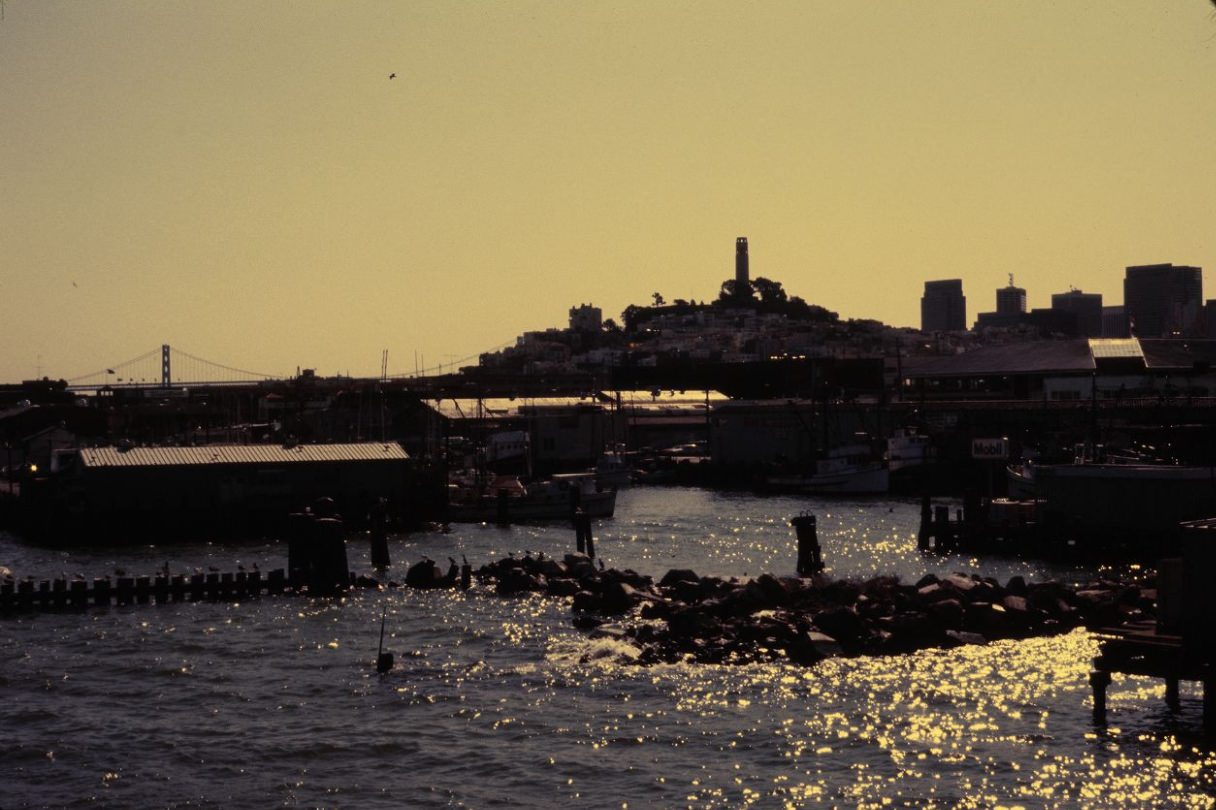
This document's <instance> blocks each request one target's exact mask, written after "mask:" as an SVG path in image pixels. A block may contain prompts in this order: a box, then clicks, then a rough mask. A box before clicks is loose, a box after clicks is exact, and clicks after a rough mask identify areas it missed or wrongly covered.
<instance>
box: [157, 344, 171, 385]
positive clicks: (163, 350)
mask: <svg viewBox="0 0 1216 810" xmlns="http://www.w3.org/2000/svg"><path fill="white" fill-rule="evenodd" d="M160 384H161V385H162V386H164V387H165V388H168V387H169V386H171V385H172V384H173V375H172V374H171V373H170V372H169V344H168V343H166V344H164V345H163V346H161V347H160Z"/></svg>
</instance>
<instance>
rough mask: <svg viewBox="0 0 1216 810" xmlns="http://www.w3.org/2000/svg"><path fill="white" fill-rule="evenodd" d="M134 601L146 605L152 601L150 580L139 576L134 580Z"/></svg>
mask: <svg viewBox="0 0 1216 810" xmlns="http://www.w3.org/2000/svg"><path fill="white" fill-rule="evenodd" d="M135 601H136V602H137V603H139V604H141V605H146V604H148V603H149V602H151V601H152V578H151V577H148V576H139V577H136V578H135Z"/></svg>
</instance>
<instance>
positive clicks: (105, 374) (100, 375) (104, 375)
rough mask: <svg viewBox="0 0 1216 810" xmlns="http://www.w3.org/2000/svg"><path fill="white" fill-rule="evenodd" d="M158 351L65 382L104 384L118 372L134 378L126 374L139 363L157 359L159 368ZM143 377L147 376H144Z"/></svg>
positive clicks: (132, 375) (154, 350)
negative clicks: (89, 381) (91, 381)
mask: <svg viewBox="0 0 1216 810" xmlns="http://www.w3.org/2000/svg"><path fill="white" fill-rule="evenodd" d="M160 351H161V350H160V349H159V348H157V349H153V350H152V351H150V352H145V353H144V354H141V355H140V356H139V357H133V358H131V359H130V360H124V361H123V362H121V363H116V364H114V365H113V366H107V367H106V368H103V369H101V370H100V371H93V372H90V373H88V374H81V375H80V376H78V377H71V378H69V379H68V380H67V382H68V384H69V385H70V384H79V383H85V382H86V381H88V380H100V381H102V382H104V381H106V380H107V379H108V378H109V377H111V376H114V375H117V374H118V373H119V372H120V371H121V372H123V376H124V377H134V376H136V375H134V374H128V373H127V370H128V369H130V368H131V367H132V366H135V365H137V364H139V363H147V362H148V361H149V360H152V359H153V358H156V359H157V363H156V365H157V367H159V358H160ZM151 367H152V366H151V365H149V366H148V368H151ZM145 376H147V375H145ZM119 379H122V378H119Z"/></svg>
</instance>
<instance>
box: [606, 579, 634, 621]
mask: <svg viewBox="0 0 1216 810" xmlns="http://www.w3.org/2000/svg"><path fill="white" fill-rule="evenodd" d="M639 599H640V597H639V596H638V592H637V590H636V589H635V588H634V587H633V586H632V585H629V584H626V583H624V582H608V583H606V584H605V585H604V590H603V592H602V593H601V594H600V609H601V610H602V611H603V612H604V613H607V614H609V615H612V616H619V615H621V614H622V613H628V612H629V611H630V609H632V608H633V606H634V605H636V604H637V603H638V601H639Z"/></svg>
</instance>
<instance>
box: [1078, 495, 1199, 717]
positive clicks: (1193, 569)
mask: <svg viewBox="0 0 1216 810" xmlns="http://www.w3.org/2000/svg"><path fill="white" fill-rule="evenodd" d="M1181 528H1182V556H1181V557H1171V558H1166V559H1162V560H1159V561H1158V563H1157V619H1156V621H1142V622H1136V623H1132V624H1127V625H1124V626H1122V627H1118V628H1109V629H1100V630H1098V634H1099V636H1100V637H1101V638H1102V644H1101V647H1100V648H1099V653H1098V656H1097V657H1096V658H1094V668H1093V671H1092V672H1091V673H1090V676H1089V683H1090V686H1092V687H1093V691H1094V721H1095V722H1097V723H1105V722H1106V708H1107V706H1106V689H1107V687H1108V686H1110V684H1111V681H1112V675H1113V674H1126V675H1142V676H1146V677H1149V678H1161V679H1163V680H1164V681H1165V702H1166V705H1167V706H1168V707H1169V708H1170V710H1171V711H1178V710H1179V709H1180V708H1181V701H1180V698H1179V684H1180V682H1181V681H1194V682H1198V683H1201V684H1203V725H1204V728H1205V729H1207V730H1208V731H1216V592H1214V591H1213V589H1212V587H1211V576H1212V571H1213V570H1216V569H1214V568H1213V566H1216V518H1208V519H1205V520H1195V521H1188V522H1186V523H1183V524H1181Z"/></svg>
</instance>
